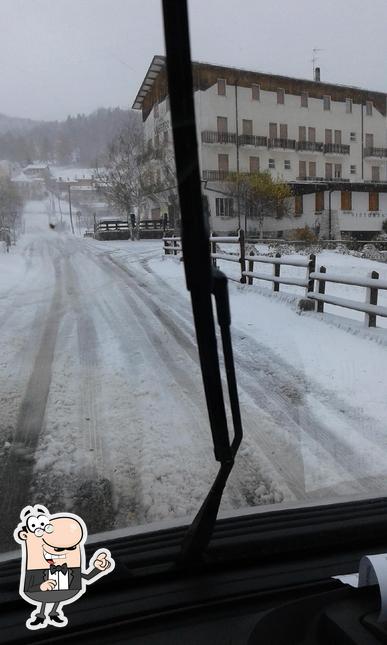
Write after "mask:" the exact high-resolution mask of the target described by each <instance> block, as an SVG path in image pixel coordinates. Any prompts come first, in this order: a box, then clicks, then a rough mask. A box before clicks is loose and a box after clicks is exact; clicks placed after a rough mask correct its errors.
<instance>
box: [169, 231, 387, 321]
mask: <svg viewBox="0 0 387 645" xmlns="http://www.w3.org/2000/svg"><path fill="white" fill-rule="evenodd" d="M163 241H164V252H165V254H166V255H171V254H172V255H177V254H178V253H180V252H181V250H182V248H181V238H180V237H175V236H172V237H164V238H163ZM259 241H261V242H262V240H259ZM245 242H246V240H245V233H244V231H243V230H242V229H240V230H239V231H238V235H237V236H225V237H221V236H219V237H218V236H214V235H211V237H210V251H211V260H212V263H213V265H214V266H217V261H222V262H235V263H238V264H240V271H241V273H240V278H239V279H238V278H235V277H231V276H228V278H229V279H230V280H233V281H235V282H239V283H242V284H246V283H247V284H248V285H252V284H253V282H254V280H263V281H265V282H271V283H272V290H273V291H274V292H279V290H280V285H281V284H284V285H293V286H297V287H300V288H303V289H305V298H306V299H307V300H310V301H311V302H314V305H311V306H312V307H313V306H314V309H315V311H317V312H318V313H324V305H325V304H330V305H336V306H338V307H344V308H346V309H352V310H355V311H360V312H363V313H364V315H365V324H366V325H367V326H368V327H376V318H377V316H382V317H384V318H387V307H383V306H381V305H378V292H379V290H380V289H382V290H385V291H387V280H380V279H379V273H378V272H377V271H372V272H371V273H370V275H369V276H368V277H367V278H360V277H359V278H358V277H353V278H352V277H349V276H345V275H341V274H334V273H327V269H326V267H325V266H321V267H320V268H319V270H317V271H316V256H315V255H314V254H313V253H311V254H310V255H308V256H304V257H302V256H298V257H292V256H289V255H285V256H283V255H281V253H276V255H275V257H271V256H268V255H255V254H254V253H251V254H250V255H246V244H245ZM249 242H251V240H249ZM218 244H235V245H236V246H238V247H239V248H238V252H237V253H226V252H224V251H223V252H222V251H220V250H219V248H218V246H217V245H218ZM259 264H271V265H272V273H271V274H270V273H265V272H264V271H257V270H256V269H255V265H259ZM246 265H247V270H246ZM283 266H291V267H300V268H304V269H305V275H304V276H303V277H295V276H287V275H283V274H281V267H283ZM327 282H331V283H336V284H342V285H348V286H355V287H365V288H366V298H365V302H358V301H356V300H350V299H348V298H342V297H340V296H333V295H330V294H326V293H325V287H326V283H327Z"/></svg>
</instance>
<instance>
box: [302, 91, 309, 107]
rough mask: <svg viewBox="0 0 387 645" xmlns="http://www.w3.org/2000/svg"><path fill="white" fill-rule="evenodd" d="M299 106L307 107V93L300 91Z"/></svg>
mask: <svg viewBox="0 0 387 645" xmlns="http://www.w3.org/2000/svg"><path fill="white" fill-rule="evenodd" d="M301 107H306V108H307V107H308V93H307V92H302V94H301Z"/></svg>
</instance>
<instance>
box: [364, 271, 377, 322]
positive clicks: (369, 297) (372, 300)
mask: <svg viewBox="0 0 387 645" xmlns="http://www.w3.org/2000/svg"><path fill="white" fill-rule="evenodd" d="M369 277H370V278H372V279H373V280H378V279H379V273H378V272H377V271H371V273H370V274H369ZM365 301H366V304H367V305H377V304H378V288H377V287H367V288H366V300H365ZM364 322H365V325H366V326H367V327H376V314H367V313H366V314H365V318H364Z"/></svg>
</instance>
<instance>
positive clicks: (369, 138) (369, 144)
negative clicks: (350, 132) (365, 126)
mask: <svg viewBox="0 0 387 645" xmlns="http://www.w3.org/2000/svg"><path fill="white" fill-rule="evenodd" d="M365 145H366V148H373V147H374V135H373V134H369V133H366V135H365Z"/></svg>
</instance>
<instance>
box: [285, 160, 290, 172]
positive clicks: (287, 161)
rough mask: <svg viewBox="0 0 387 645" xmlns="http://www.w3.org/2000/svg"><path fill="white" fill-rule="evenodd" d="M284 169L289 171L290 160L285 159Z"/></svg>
mask: <svg viewBox="0 0 387 645" xmlns="http://www.w3.org/2000/svg"><path fill="white" fill-rule="evenodd" d="M284 168H285V170H290V169H291V165H290V159H285V161H284Z"/></svg>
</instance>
